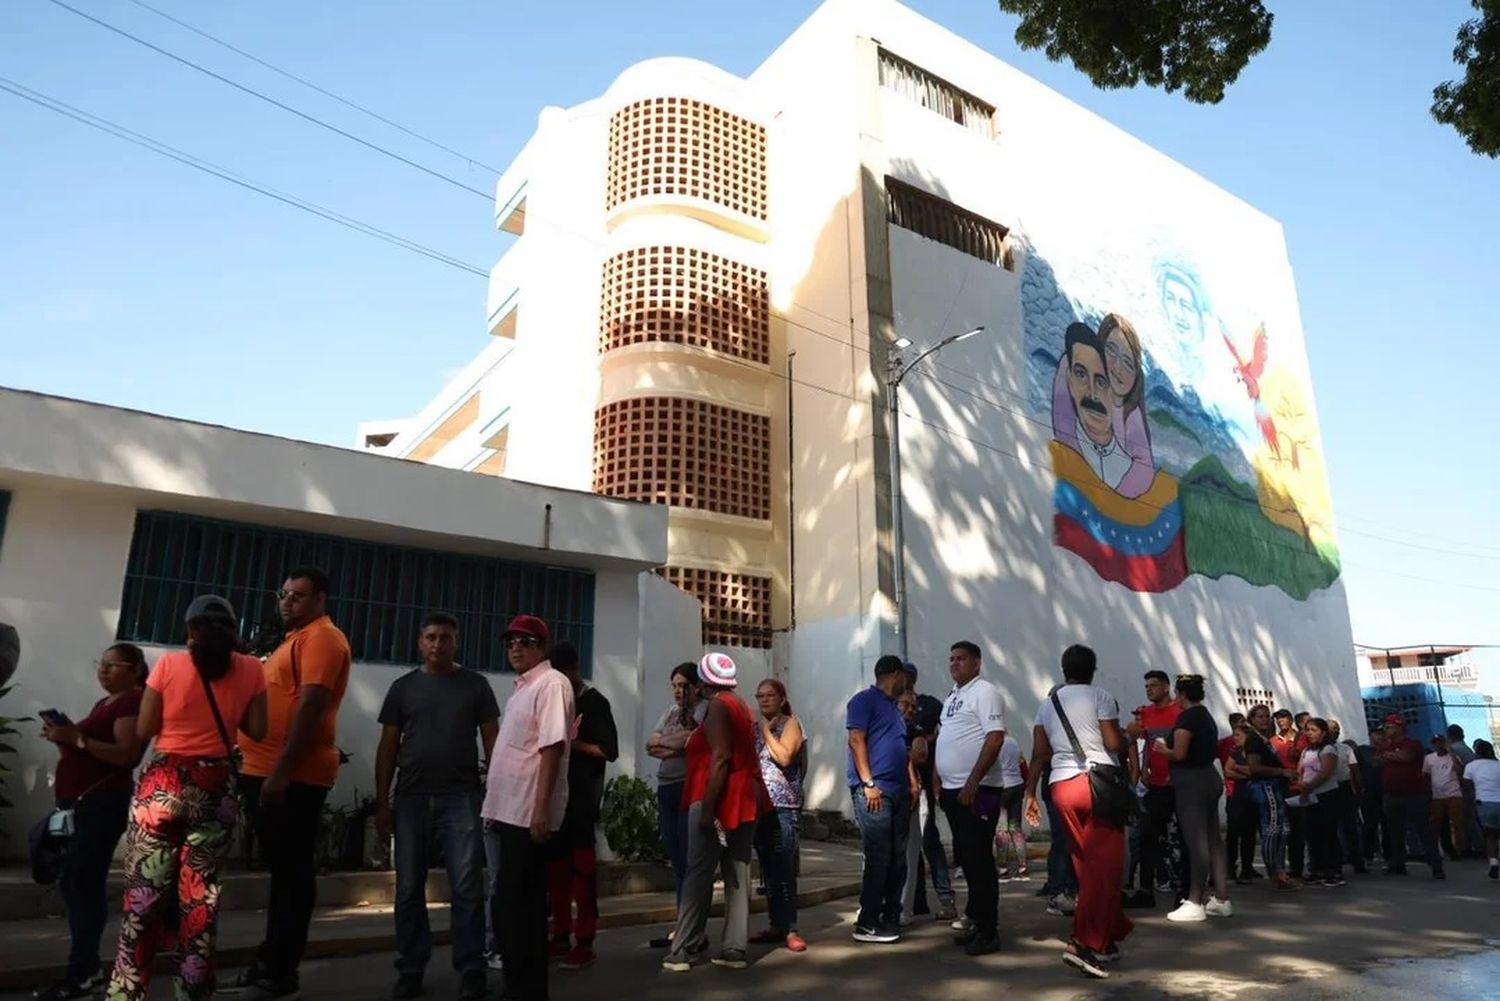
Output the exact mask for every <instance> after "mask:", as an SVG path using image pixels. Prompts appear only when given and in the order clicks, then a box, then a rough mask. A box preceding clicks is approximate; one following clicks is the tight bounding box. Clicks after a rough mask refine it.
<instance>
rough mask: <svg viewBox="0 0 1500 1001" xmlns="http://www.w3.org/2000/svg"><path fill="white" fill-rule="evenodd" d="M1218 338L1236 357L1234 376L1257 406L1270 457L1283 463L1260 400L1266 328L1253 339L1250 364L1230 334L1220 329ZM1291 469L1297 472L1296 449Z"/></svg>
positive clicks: (1272, 422)
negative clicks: (1243, 385) (1222, 339)
mask: <svg viewBox="0 0 1500 1001" xmlns="http://www.w3.org/2000/svg"><path fill="white" fill-rule="evenodd" d="M1219 334H1220V336H1222V337H1223V338H1224V344H1225V345H1226V346H1227V347H1228V348H1229V353H1230V354H1231V355H1233V356H1234V371H1235V375H1236V376H1238V377H1239V380H1240V382H1242V383H1244V384H1245V392H1247V393H1249V394H1250V402H1251V403H1252V404H1254V406H1255V424H1256V426H1257V427H1259V428H1260V436H1261V437H1262V438H1264V439H1265V442H1266V446H1267V447H1268V448H1270V450H1271V454H1272V455H1274V456H1276V458H1277V459H1280V458H1281V439H1280V438H1279V437H1278V436H1277V434H1276V421H1275V420H1274V419H1273V418H1272V417H1271V412H1270V411H1269V410H1267V409H1266V405H1265V402H1264V401H1262V400H1261V398H1260V379H1261V376H1262V375H1264V374H1265V371H1266V356H1267V354H1269V349H1268V347H1267V344H1266V327H1265V324H1261V325H1260V326H1258V327H1256V328H1255V333H1254V334H1253V335H1251V345H1252V346H1251V349H1250V358H1249V360H1248V361H1247V360H1246V359H1245V358H1244V356H1242V355H1241V354H1240V350H1239V348H1237V347H1235V346H1234V339H1233V338H1231V337H1230V336H1229V331H1228V330H1226V329H1224V328H1223V327H1222V326H1221V327H1220V328H1219ZM1292 468H1293V469H1295V468H1297V455H1296V451H1295V449H1294V450H1293V453H1292Z"/></svg>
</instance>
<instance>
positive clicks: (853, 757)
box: [844, 656, 917, 942]
mask: <svg viewBox="0 0 1500 1001" xmlns="http://www.w3.org/2000/svg"><path fill="white" fill-rule="evenodd" d="M906 684H907V679H906V671H905V670H904V669H903V668H902V665H901V658H900V657H891V656H885V657H881V658H880V659H879V660H877V661H876V662H875V684H873V685H871V686H870V687H869V688H866V689H865V690H864V691H862V692H859V693H858V694H857V695H855V696H854V697H853V698H852V699H850V700H849V704H848V706H847V707H846V708H845V722H844V726H845V727H846V728H847V729H848V731H849V768H848V775H849V793H850V796H851V798H852V799H853V801H854V819H855V820H856V821H857V822H858V823H859V831H860V841H861V842H862V844H863V846H864V855H865V864H864V877H863V883H862V886H861V888H860V893H859V914H858V915H857V916H856V917H855V919H854V940H855V941H856V942H895V941H898V940H899V939H900V938H901V930H900V929H901V887H902V885H903V884H904V883H905V882H906V837H907V829H908V828H909V827H910V826H911V804H912V792H911V790H912V789H913V788H914V787H915V786H916V784H917V782H916V777H915V775H914V774H913V773H912V770H911V765H910V763H909V761H908V758H907V754H906V722H905V721H904V720H903V719H902V718H901V711H900V710H899V709H898V708H897V706H896V699H897V697H898V696H900V694H901V693H902V692H903V691H905V690H906Z"/></svg>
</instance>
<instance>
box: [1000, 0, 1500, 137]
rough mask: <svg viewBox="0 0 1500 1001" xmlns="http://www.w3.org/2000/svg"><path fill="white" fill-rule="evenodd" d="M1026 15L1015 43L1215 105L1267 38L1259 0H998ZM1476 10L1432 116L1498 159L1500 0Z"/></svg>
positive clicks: (1101, 78) (1108, 82) (1477, 3)
mask: <svg viewBox="0 0 1500 1001" xmlns="http://www.w3.org/2000/svg"><path fill="white" fill-rule="evenodd" d="M998 2H999V4H1000V9H1001V10H1002V11H1004V12H1006V13H1008V14H1015V15H1017V16H1018V17H1019V18H1020V19H1021V23H1020V25H1019V26H1017V28H1016V42H1017V43H1018V44H1019V45H1020V46H1021V47H1022V48H1024V49H1041V50H1042V51H1043V52H1045V53H1046V54H1047V58H1048V59H1051V60H1052V61H1054V62H1060V61H1062V60H1067V61H1068V62H1071V63H1072V64H1073V66H1074V67H1076V68H1077V69H1078V70H1079V71H1080V72H1082V73H1083V74H1084V75H1086V76H1087V77H1088V78H1089V80H1091V81H1092V82H1093V84H1094V86H1096V87H1102V88H1106V89H1110V88H1116V87H1133V86H1135V85H1137V84H1140V83H1144V84H1147V85H1148V86H1151V87H1160V88H1162V89H1163V90H1165V91H1167V92H1168V93H1175V92H1176V91H1179V90H1180V91H1182V93H1183V96H1184V97H1186V98H1187V99H1188V100H1189V101H1193V102H1195V103H1199V104H1217V103H1219V102H1220V101H1222V100H1223V99H1224V91H1225V88H1227V87H1228V86H1229V85H1230V84H1232V83H1234V81H1235V80H1236V79H1237V78H1238V77H1239V75H1240V71H1241V70H1243V69H1244V68H1245V66H1246V65H1247V64H1248V63H1249V62H1250V60H1251V59H1252V58H1254V57H1255V56H1256V55H1257V54H1258V53H1260V52H1261V51H1262V50H1264V49H1265V47H1266V46H1267V45H1268V44H1270V41H1271V22H1272V19H1273V17H1274V15H1272V14H1271V12H1270V11H1268V10H1266V8H1265V6H1264V5H1263V4H1262V3H1261V2H1260V0H998ZM1471 2H1472V3H1473V5H1474V8H1475V10H1477V11H1479V16H1478V17H1476V18H1474V19H1473V20H1472V21H1467V22H1465V23H1464V24H1463V25H1461V26H1460V27H1459V29H1458V44H1457V45H1456V46H1455V47H1454V50H1453V60H1454V62H1456V63H1458V65H1460V66H1462V67H1463V69H1464V76H1463V78H1462V79H1461V80H1457V81H1449V82H1448V83H1444V84H1440V85H1439V86H1438V87H1437V88H1436V89H1434V90H1433V92H1432V97H1433V103H1432V117H1433V118H1435V119H1437V121H1439V122H1441V123H1442V124H1444V125H1451V126H1452V127H1453V128H1454V129H1455V130H1457V132H1458V133H1459V135H1461V136H1463V137H1464V140H1465V141H1466V142H1468V144H1469V148H1470V149H1471V150H1473V151H1474V152H1475V153H1481V154H1483V155H1485V156H1491V157H1500V0H1471Z"/></svg>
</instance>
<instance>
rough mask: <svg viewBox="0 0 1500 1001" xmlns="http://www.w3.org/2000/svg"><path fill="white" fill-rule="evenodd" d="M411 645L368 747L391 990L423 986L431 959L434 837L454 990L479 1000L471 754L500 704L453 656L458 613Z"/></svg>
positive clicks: (489, 730) (437, 616)
mask: <svg viewBox="0 0 1500 1001" xmlns="http://www.w3.org/2000/svg"><path fill="white" fill-rule="evenodd" d="M418 645H419V647H420V649H421V651H422V661H423V663H422V667H421V668H420V669H419V670H415V671H410V672H408V673H407V674H404V675H402V676H401V677H400V678H397V679H396V681H395V682H393V683H392V684H391V687H390V690H389V691H387V692H386V696H385V703H384V704H383V705H382V706H381V707H380V717H379V719H380V724H381V732H380V746H379V748H378V749H377V750H376V752H375V804H376V824H377V826H378V828H379V830H380V833H381V834H382V835H385V836H389V835H390V834H391V833H392V832H394V833H395V836H396V846H395V863H396V915H395V916H396V952H397V956H396V971H397V975H398V979H397V981H396V987H395V990H394V991H393V992H392V997H396V998H414V997H417V996H419V995H420V994H421V993H422V977H423V974H424V973H425V972H426V970H427V963H428V961H429V960H430V959H431V958H432V931H431V928H430V926H429V925H428V922H427V869H428V862H429V859H430V855H431V847H432V845H433V844H434V842H439V843H441V844H442V846H443V855H444V857H445V859H446V861H447V863H448V886H449V894H450V897H449V899H450V903H451V908H452V912H453V916H452V921H451V923H450V924H451V929H452V936H451V937H452V943H453V967H454V969H456V970H457V971H458V972H459V975H460V976H461V978H462V991H461V993H460V995H459V996H460V998H463V999H466V1001H479V999H482V998H483V997H484V993H485V972H484V971H485V961H484V952H483V950H484V896H485V895H484V882H483V876H482V874H483V871H484V851H483V848H482V842H481V837H482V830H483V828H482V826H481V822H480V819H479V807H480V784H479V776H480V770H479V769H480V763H479V752H480V748H481V746H482V747H483V749H484V756H485V757H486V758H488V757H489V756H490V753H491V751H492V750H493V748H494V746H495V736H496V733H497V731H498V730H499V723H498V721H499V718H500V709H499V706H498V705H497V703H496V701H495V692H494V689H492V688H491V687H490V682H489V679H488V678H486V677H485V676H484V675H482V674H479V673H478V672H477V671H468V670H465V669H464V668H462V667H460V666H459V665H458V664H457V663H456V662H455V660H454V657H455V656H456V655H457V653H458V620H457V619H455V618H454V617H453V616H451V615H448V614H447V613H446V612H433V613H431V614H429V615H428V616H427V617H426V618H425V619H423V620H422V632H421V635H420V638H419V640H418ZM393 781H394V783H395V796H394V797H392V796H391V786H392V782H393Z"/></svg>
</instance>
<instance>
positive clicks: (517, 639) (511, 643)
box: [505, 636, 541, 650]
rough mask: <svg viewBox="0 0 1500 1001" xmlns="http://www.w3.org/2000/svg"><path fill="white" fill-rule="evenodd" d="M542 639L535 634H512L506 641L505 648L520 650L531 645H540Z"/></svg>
mask: <svg viewBox="0 0 1500 1001" xmlns="http://www.w3.org/2000/svg"><path fill="white" fill-rule="evenodd" d="M540 645H541V641H540V640H538V639H537V638H536V637H535V636H511V637H509V638H508V639H507V640H506V641H505V649H507V650H520V649H522V648H524V647H529V646H540Z"/></svg>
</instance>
